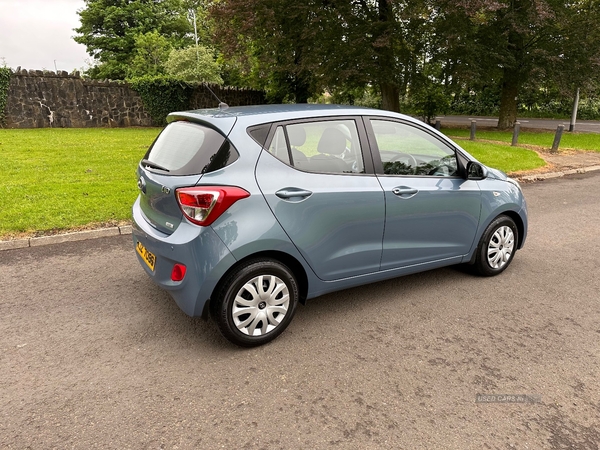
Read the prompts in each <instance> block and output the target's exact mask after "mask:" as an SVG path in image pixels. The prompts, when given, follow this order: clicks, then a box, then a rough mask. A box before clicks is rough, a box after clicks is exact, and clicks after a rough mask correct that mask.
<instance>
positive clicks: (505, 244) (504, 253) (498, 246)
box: [487, 226, 515, 269]
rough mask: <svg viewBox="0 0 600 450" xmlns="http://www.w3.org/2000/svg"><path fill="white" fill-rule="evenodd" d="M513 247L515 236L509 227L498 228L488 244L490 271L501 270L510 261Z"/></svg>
mask: <svg viewBox="0 0 600 450" xmlns="http://www.w3.org/2000/svg"><path fill="white" fill-rule="evenodd" d="M514 247H515V234H514V233H513V230H512V229H511V228H510V227H507V226H503V227H500V228H498V229H497V230H496V231H495V232H494V234H493V235H492V238H491V239H490V243H489V244H488V252H487V254H488V264H489V265H490V267H491V268H492V269H501V268H502V267H504V266H505V265H506V264H507V263H508V261H509V260H510V256H511V255H512V252H513V249H514Z"/></svg>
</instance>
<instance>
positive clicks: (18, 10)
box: [0, 0, 90, 72]
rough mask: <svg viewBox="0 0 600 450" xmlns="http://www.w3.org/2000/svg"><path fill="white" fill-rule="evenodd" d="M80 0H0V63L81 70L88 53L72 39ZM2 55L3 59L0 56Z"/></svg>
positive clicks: (12, 65)
mask: <svg viewBox="0 0 600 450" xmlns="http://www.w3.org/2000/svg"><path fill="white" fill-rule="evenodd" d="M84 6H85V3H84V0H0V66H3V65H4V64H6V65H7V66H8V67H12V68H13V69H16V68H17V67H18V66H21V68H22V69H33V70H43V69H46V70H53V71H54V70H56V69H58V70H66V71H67V72H71V71H73V70H81V69H85V68H87V67H88V64H87V62H86V61H89V59H90V57H89V55H88V54H87V53H86V51H85V45H81V44H77V43H76V42H75V41H74V40H73V36H74V35H75V32H74V31H73V28H77V27H78V26H79V16H78V15H77V11H78V10H80V9H82V8H83V7H84ZM2 58H4V59H2Z"/></svg>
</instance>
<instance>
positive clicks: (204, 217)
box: [175, 186, 250, 227]
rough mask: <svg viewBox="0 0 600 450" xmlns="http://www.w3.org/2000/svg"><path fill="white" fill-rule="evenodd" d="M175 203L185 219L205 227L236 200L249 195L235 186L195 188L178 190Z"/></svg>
mask: <svg viewBox="0 0 600 450" xmlns="http://www.w3.org/2000/svg"><path fill="white" fill-rule="evenodd" d="M175 192H176V193H177V202H178V203H179V207H180V208H181V211H183V214H184V215H185V217H187V219H188V220H189V221H190V222H192V223H195V224H196V225H202V226H203V227H206V226H208V225H210V224H211V223H213V222H214V221H215V220H217V219H218V218H219V216H220V215H221V214H223V213H224V212H225V211H227V209H228V208H229V207H230V206H231V205H233V204H234V203H235V202H237V201H238V200H241V199H242V198H246V197H250V193H249V192H247V191H245V190H244V189H242V188H239V187H236V186H195V187H189V188H179V189H177V190H176V191H175Z"/></svg>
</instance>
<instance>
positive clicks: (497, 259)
mask: <svg viewBox="0 0 600 450" xmlns="http://www.w3.org/2000/svg"><path fill="white" fill-rule="evenodd" d="M518 233H519V230H518V229H517V225H516V224H515V222H514V220H512V219H511V218H510V217H508V216H498V217H496V218H495V219H494V220H493V221H492V223H490V224H489V226H488V227H487V229H486V230H485V233H483V236H482V237H481V240H480V241H479V246H478V247H477V256H476V258H475V264H474V268H475V270H476V271H477V273H479V274H480V275H483V276H487V277H491V276H494V275H498V274H500V273H502V272H503V271H504V270H506V268H507V267H508V266H509V264H510V263H511V261H512V260H513V258H514V256H515V252H516V251H517V242H518V237H519V234H518Z"/></svg>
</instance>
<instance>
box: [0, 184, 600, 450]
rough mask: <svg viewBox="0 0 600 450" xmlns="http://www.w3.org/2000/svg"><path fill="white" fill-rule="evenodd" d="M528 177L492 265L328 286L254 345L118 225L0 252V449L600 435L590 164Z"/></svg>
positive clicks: (475, 443)
mask: <svg viewBox="0 0 600 450" xmlns="http://www.w3.org/2000/svg"><path fill="white" fill-rule="evenodd" d="M524 189H525V191H526V196H527V198H528V201H529V206H530V217H531V225H530V235H529V239H528V242H527V245H526V247H525V249H523V250H522V251H520V252H518V253H517V255H516V258H515V260H514V262H513V264H512V266H511V267H510V268H509V269H508V271H506V272H505V273H504V274H502V275H501V276H499V277H496V278H489V279H484V278H478V277H474V276H472V275H470V274H468V273H466V272H465V271H463V270H460V269H457V268H447V269H442V270H436V271H431V272H427V273H423V274H418V275H413V276H408V277H404V278H399V279H395V280H391V281H387V282H382V283H377V284H373V285H369V286H364V287H361V288H357V289H352V290H347V291H344V292H339V293H335V294H331V295H327V296H324V297H321V298H319V299H315V300H313V301H312V302H310V303H309V304H308V305H307V306H306V307H300V308H299V310H298V312H297V315H296V317H295V319H294V321H293V322H292V324H291V325H290V328H289V329H288V330H287V331H286V332H285V333H284V334H283V335H282V336H281V337H280V338H279V339H277V340H276V341H275V342H273V343H271V344H269V345H267V346H264V347H260V348H256V349H251V350H242V349H239V348H236V347H233V346H232V345H230V344H228V343H227V342H226V341H224V340H223V339H222V338H221V337H220V335H219V333H218V330H217V329H216V327H215V326H214V325H213V324H212V323H210V322H208V323H207V322H204V321H202V320H201V319H192V318H189V317H187V316H185V315H184V314H183V313H181V312H180V311H179V309H178V308H177V307H176V305H175V304H174V302H172V301H171V300H170V299H169V297H168V296H167V295H166V294H165V293H164V292H162V291H161V290H159V289H158V288H156V287H155V286H154V285H153V284H152V283H151V282H150V280H149V279H148V278H147V276H146V275H145V273H144V272H143V270H142V269H141V267H139V265H138V263H137V261H136V259H135V257H134V252H133V249H132V245H131V243H130V240H129V238H127V237H123V236H118V237H114V238H103V239H95V240H90V241H85V242H75V243H69V244H59V245H52V246H46V247H38V248H28V249H21V250H10V251H4V252H0V298H1V300H0V448H2V449H26V448H32V449H51V448H59V449H66V448H76V449H91V448H101V449H124V448H133V449H140V448H144V449H145V448H148V449H159V448H167V449H175V448H177V449H191V448H202V449H215V448H227V449H230V448H248V449H262V448H264V449H278V448H283V449H330V448H344V449H346V448H347V449H372V448H382V449H388V448H405V449H420V448H424V449H425V448H426V449H434V448H435V449H442V448H450V449H508V448H519V449H566V448H569V449H597V448H598V445H599V443H600V390H599V389H598V376H599V361H600V308H599V300H600V295H599V292H600V265H599V264H598V255H599V254H600V239H598V231H599V230H600V227H599V225H598V219H599V217H600V201H599V199H600V174H586V175H575V176H571V177H568V178H564V179H557V180H551V181H545V182H540V183H535V184H529V185H525V186H524ZM477 394H488V395H507V394H508V395H529V396H532V397H530V399H533V400H534V401H535V402H533V403H477V402H476V395H477ZM497 398H498V397H497ZM488 399H493V398H490V397H488ZM500 399H503V400H507V399H509V398H506V397H500ZM512 400H514V399H512Z"/></svg>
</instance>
